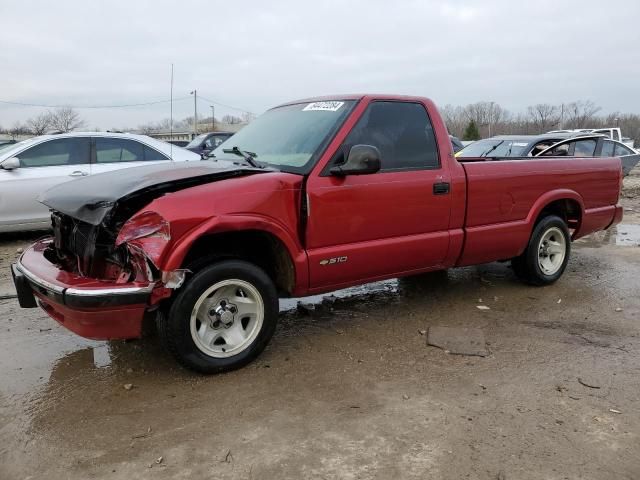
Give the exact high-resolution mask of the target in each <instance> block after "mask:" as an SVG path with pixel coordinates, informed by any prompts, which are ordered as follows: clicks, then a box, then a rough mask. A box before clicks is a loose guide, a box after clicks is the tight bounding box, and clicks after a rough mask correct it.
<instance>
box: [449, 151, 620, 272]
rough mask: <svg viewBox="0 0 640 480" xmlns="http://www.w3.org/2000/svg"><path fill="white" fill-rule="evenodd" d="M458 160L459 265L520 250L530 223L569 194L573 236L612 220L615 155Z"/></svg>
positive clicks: (617, 186)
mask: <svg viewBox="0 0 640 480" xmlns="http://www.w3.org/2000/svg"><path fill="white" fill-rule="evenodd" d="M458 161H459V163H460V164H461V165H462V166H463V169H464V172H465V175H466V184H467V196H466V218H465V233H466V235H465V246H464V249H463V252H462V255H461V258H460V260H459V262H458V264H459V265H471V264H474V263H482V262H489V261H494V260H499V259H498V258H495V253H494V252H501V254H502V256H503V258H510V257H514V256H517V255H519V254H520V253H522V252H521V251H520V250H522V246H523V245H526V243H527V239H528V237H529V235H530V233H531V224H532V222H535V220H536V217H537V216H538V215H539V214H540V213H541V211H542V208H544V206H545V205H548V204H549V203H550V202H553V201H554V200H556V199H558V200H560V199H570V200H569V201H570V202H571V203H572V205H573V207H574V209H575V210H576V212H575V215H576V219H572V218H569V219H567V220H568V224H569V227H570V228H571V230H572V235H573V238H574V239H576V238H579V237H582V236H584V235H587V234H589V233H592V232H594V231H597V230H602V229H605V228H607V227H608V226H609V225H610V224H611V223H612V221H613V218H614V215H615V205H616V203H617V199H618V192H619V191H620V183H621V166H620V159H619V158H592V157H590V158H567V157H545V158H531V157H526V158H498V159H488V158H465V159H464V160H462V159H458ZM562 201H567V200H562ZM532 217H533V218H532ZM577 219H579V220H577Z"/></svg>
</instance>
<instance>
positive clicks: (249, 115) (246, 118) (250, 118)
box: [242, 112, 256, 123]
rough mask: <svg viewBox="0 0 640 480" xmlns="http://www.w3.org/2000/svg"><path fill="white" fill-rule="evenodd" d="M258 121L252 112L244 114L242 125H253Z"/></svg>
mask: <svg viewBox="0 0 640 480" xmlns="http://www.w3.org/2000/svg"><path fill="white" fill-rule="evenodd" d="M255 119H256V116H255V115H254V114H253V113H251V112H244V113H243V114H242V123H251V122H253V121H254V120H255Z"/></svg>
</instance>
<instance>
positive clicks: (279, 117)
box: [213, 101, 355, 173]
mask: <svg viewBox="0 0 640 480" xmlns="http://www.w3.org/2000/svg"><path fill="white" fill-rule="evenodd" d="M354 103H355V102H354V101H325V102H312V103H299V104H295V105H285V106H283V107H277V108H273V109H271V110H269V111H267V112H266V113H264V114H263V115H261V116H260V117H258V118H257V119H256V120H254V121H253V122H251V123H250V124H249V125H247V126H246V127H244V128H243V129H242V130H240V131H239V132H238V133H236V134H235V135H234V136H233V137H231V138H230V139H229V140H227V141H226V142H225V143H224V144H223V145H222V146H219V147H218V148H216V149H215V150H214V151H213V154H214V155H215V157H216V159H220V158H223V159H225V160H231V161H236V162H237V161H238V156H237V155H235V154H233V153H229V151H227V152H226V153H225V152H224V150H225V149H226V150H230V149H232V148H233V147H238V149H240V150H242V151H245V152H251V153H252V154H254V153H255V159H256V160H257V161H258V162H259V163H260V164H261V165H265V166H272V167H276V168H278V169H280V170H283V171H286V172H292V173H307V171H308V170H310V168H311V166H312V163H313V162H312V160H313V159H314V158H313V157H314V155H315V154H317V153H319V151H320V150H321V147H322V146H324V144H325V142H326V141H327V140H328V139H329V138H330V137H331V135H332V134H333V133H335V131H336V130H337V129H338V128H339V127H340V126H341V125H342V122H343V121H344V119H345V118H346V116H347V114H348V113H349V111H350V110H351V107H352V106H353V104H354ZM252 156H253V155H252Z"/></svg>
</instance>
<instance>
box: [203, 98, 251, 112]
mask: <svg viewBox="0 0 640 480" xmlns="http://www.w3.org/2000/svg"><path fill="white" fill-rule="evenodd" d="M200 100H206V101H207V102H209V103H213V104H214V105H220V106H221V107H226V108H230V109H231V110H237V111H239V112H244V113H250V114H251V115H254V113H253V112H252V111H250V110H247V109H246V108H239V107H234V106H232V105H226V104H224V103H220V102H216V101H215V100H211V99H210V98H207V97H203V96H202V95H200Z"/></svg>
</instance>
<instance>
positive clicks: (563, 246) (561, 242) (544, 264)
mask: <svg viewBox="0 0 640 480" xmlns="http://www.w3.org/2000/svg"><path fill="white" fill-rule="evenodd" d="M566 254H567V240H566V239H565V236H564V234H563V233H562V230H560V229H559V228H558V227H551V228H550V229H549V230H547V231H546V232H544V235H542V238H541V239H540V243H539V245H538V265H539V266H540V270H542V273H544V274H545V275H553V274H555V273H556V272H557V271H558V270H560V268H561V267H562V263H563V262H564V257H565V256H566Z"/></svg>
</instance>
